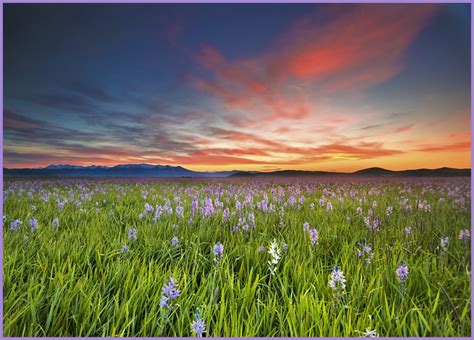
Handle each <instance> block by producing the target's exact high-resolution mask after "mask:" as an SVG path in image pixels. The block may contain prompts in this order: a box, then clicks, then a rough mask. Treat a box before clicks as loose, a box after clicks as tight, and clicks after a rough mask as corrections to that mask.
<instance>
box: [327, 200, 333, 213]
mask: <svg viewBox="0 0 474 340" xmlns="http://www.w3.org/2000/svg"><path fill="white" fill-rule="evenodd" d="M326 210H327V211H332V204H331V202H328V204H327V205H326Z"/></svg>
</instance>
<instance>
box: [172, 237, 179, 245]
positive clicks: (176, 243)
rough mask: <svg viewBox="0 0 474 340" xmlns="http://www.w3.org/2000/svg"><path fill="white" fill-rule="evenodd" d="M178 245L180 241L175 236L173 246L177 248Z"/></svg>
mask: <svg viewBox="0 0 474 340" xmlns="http://www.w3.org/2000/svg"><path fill="white" fill-rule="evenodd" d="M178 243H179V239H178V238H177V237H176V236H174V237H173V238H172V239H171V245H172V246H173V247H176V246H177V245H178Z"/></svg>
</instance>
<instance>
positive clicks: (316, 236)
mask: <svg viewBox="0 0 474 340" xmlns="http://www.w3.org/2000/svg"><path fill="white" fill-rule="evenodd" d="M309 237H310V238H311V244H312V245H313V247H314V245H315V244H317V243H318V240H319V233H318V231H317V230H316V229H314V228H313V229H310V230H309Z"/></svg>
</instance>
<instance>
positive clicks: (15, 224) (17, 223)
mask: <svg viewBox="0 0 474 340" xmlns="http://www.w3.org/2000/svg"><path fill="white" fill-rule="evenodd" d="M22 223H23V222H22V221H21V220H20V219H16V220H14V221H12V223H10V230H13V231H17V230H18V229H19V228H20V226H21V224H22Z"/></svg>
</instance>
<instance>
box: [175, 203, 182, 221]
mask: <svg viewBox="0 0 474 340" xmlns="http://www.w3.org/2000/svg"><path fill="white" fill-rule="evenodd" d="M176 215H178V216H179V217H180V218H183V217H184V208H183V207H182V206H181V203H179V204H178V206H177V207H176Z"/></svg>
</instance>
